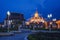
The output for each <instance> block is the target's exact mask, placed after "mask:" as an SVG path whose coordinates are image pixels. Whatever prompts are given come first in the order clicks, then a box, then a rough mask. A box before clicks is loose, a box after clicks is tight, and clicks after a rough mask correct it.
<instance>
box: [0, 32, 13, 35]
mask: <svg viewBox="0 0 60 40" xmlns="http://www.w3.org/2000/svg"><path fill="white" fill-rule="evenodd" d="M10 35H14V33H13V32H0V36H10Z"/></svg>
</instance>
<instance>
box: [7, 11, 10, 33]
mask: <svg viewBox="0 0 60 40" xmlns="http://www.w3.org/2000/svg"><path fill="white" fill-rule="evenodd" d="M7 15H8V19H7V20H8V32H9V16H10V12H9V11H7Z"/></svg>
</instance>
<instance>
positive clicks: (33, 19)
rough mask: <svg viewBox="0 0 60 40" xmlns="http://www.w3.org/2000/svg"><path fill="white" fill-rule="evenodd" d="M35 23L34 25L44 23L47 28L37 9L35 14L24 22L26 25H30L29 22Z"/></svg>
mask: <svg viewBox="0 0 60 40" xmlns="http://www.w3.org/2000/svg"><path fill="white" fill-rule="evenodd" d="M32 23H33V24H35V25H39V24H42V25H43V24H44V26H45V28H47V22H46V21H45V20H44V18H43V17H40V16H39V14H38V11H37V10H36V12H35V14H34V16H33V17H31V18H30V20H28V21H27V22H26V25H31V24H32Z"/></svg>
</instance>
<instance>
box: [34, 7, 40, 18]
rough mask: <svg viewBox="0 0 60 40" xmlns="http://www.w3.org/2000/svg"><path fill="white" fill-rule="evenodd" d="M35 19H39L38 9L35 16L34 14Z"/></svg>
mask: <svg viewBox="0 0 60 40" xmlns="http://www.w3.org/2000/svg"><path fill="white" fill-rule="evenodd" d="M34 17H39V14H38V10H37V8H36V12H35V14H34Z"/></svg>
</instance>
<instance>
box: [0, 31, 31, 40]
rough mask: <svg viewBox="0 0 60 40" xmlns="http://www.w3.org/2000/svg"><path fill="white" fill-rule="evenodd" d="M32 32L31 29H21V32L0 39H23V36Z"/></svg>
mask: <svg viewBox="0 0 60 40" xmlns="http://www.w3.org/2000/svg"><path fill="white" fill-rule="evenodd" d="M30 33H32V32H31V31H29V30H28V31H26V30H22V32H21V33H19V34H15V35H14V36H4V37H0V40H25V37H26V36H27V35H29V34H30Z"/></svg>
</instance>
